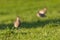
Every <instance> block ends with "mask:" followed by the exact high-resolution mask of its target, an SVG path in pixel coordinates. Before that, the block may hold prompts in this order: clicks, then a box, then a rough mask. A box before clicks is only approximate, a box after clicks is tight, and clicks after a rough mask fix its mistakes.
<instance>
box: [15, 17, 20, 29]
mask: <svg viewBox="0 0 60 40" xmlns="http://www.w3.org/2000/svg"><path fill="white" fill-rule="evenodd" d="M20 25H21V21H20V17H19V16H17V18H16V20H15V22H14V27H15V28H18V27H20Z"/></svg>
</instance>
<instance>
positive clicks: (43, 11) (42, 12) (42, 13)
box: [37, 8, 47, 17]
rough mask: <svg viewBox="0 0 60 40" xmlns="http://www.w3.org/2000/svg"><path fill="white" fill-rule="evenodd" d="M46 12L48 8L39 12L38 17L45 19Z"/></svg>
mask: <svg viewBox="0 0 60 40" xmlns="http://www.w3.org/2000/svg"><path fill="white" fill-rule="evenodd" d="M46 12H47V8H43V9H41V10H39V11H38V13H37V16H38V17H40V16H41V17H44V16H45V14H46Z"/></svg>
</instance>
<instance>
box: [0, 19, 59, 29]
mask: <svg viewBox="0 0 60 40" xmlns="http://www.w3.org/2000/svg"><path fill="white" fill-rule="evenodd" d="M51 23H53V24H54V26H58V25H57V24H59V25H60V19H51V20H45V21H40V20H38V21H36V22H22V23H21V26H20V28H36V27H44V26H45V25H47V24H51ZM12 27H14V26H13V23H9V24H4V23H2V24H0V29H6V28H9V29H12Z"/></svg>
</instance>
